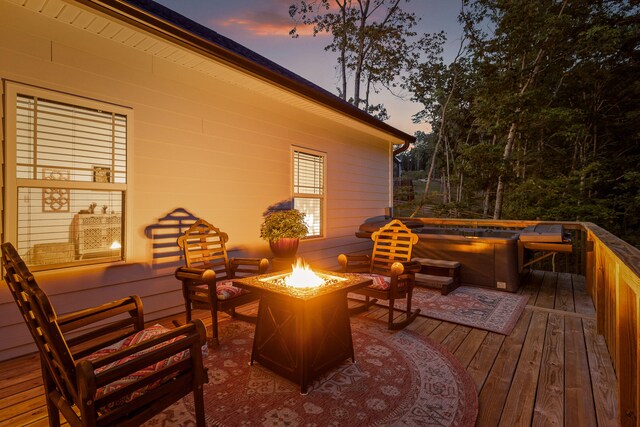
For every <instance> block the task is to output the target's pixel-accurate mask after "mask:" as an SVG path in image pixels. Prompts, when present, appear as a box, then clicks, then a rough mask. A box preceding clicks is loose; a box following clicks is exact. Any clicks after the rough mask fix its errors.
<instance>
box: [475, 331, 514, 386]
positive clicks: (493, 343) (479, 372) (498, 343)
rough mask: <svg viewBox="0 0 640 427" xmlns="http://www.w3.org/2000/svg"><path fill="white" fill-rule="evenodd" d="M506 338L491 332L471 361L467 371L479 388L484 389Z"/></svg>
mask: <svg viewBox="0 0 640 427" xmlns="http://www.w3.org/2000/svg"><path fill="white" fill-rule="evenodd" d="M504 339H505V337H504V335H501V334H497V333H495V332H489V333H488V334H487V336H486V337H485V339H484V341H483V343H482V345H481V346H480V348H479V349H478V351H477V352H476V353H475V354H474V356H473V358H472V360H471V362H469V366H467V372H468V373H469V375H471V378H473V381H474V382H475V383H476V389H477V390H482V388H483V387H484V383H485V382H486V380H487V377H488V376H489V372H491V368H492V367H493V364H494V362H495V360H496V357H497V355H498V352H499V351H500V349H501V348H502V344H503V343H504Z"/></svg>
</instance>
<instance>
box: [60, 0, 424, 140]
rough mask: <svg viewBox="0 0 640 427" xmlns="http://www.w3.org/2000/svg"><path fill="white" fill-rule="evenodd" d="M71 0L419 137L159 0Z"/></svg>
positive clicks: (396, 132)
mask: <svg viewBox="0 0 640 427" xmlns="http://www.w3.org/2000/svg"><path fill="white" fill-rule="evenodd" d="M72 1H74V2H76V3H79V4H82V5H84V6H86V7H89V8H91V9H94V10H98V11H100V12H102V13H105V14H107V15H109V16H113V17H115V18H118V19H120V20H123V21H125V22H127V23H129V24H131V25H133V26H135V27H137V28H140V29H144V30H146V31H150V32H151V33H153V34H155V35H157V36H160V37H162V38H164V39H168V40H170V41H172V42H174V43H177V44H179V45H181V46H183V47H187V48H189V49H192V50H195V51H197V52H199V53H203V54H205V55H206V56H210V57H214V58H216V59H218V60H221V61H223V62H225V63H228V64H230V65H232V66H234V67H235V68H239V69H242V70H244V71H248V72H249V73H251V74H253V75H255V76H258V77H261V78H263V79H266V80H268V81H270V82H272V83H274V84H276V85H278V86H281V87H284V88H286V89H289V90H291V91H293V92H295V93H297V94H300V95H302V96H304V97H306V98H310V99H312V100H314V101H316V102H319V103H321V104H323V105H325V106H327V107H329V108H331V109H334V110H337V111H339V112H341V113H343V114H346V115H349V116H350V117H352V118H354V119H356V120H358V121H360V122H364V123H366V124H368V125H370V126H372V127H375V128H377V129H378V130H381V131H383V132H385V133H388V134H390V135H392V136H394V137H396V138H398V139H401V140H402V141H404V142H405V143H412V142H415V140H416V138H415V137H414V136H412V135H409V134H408V133H406V132H404V131H401V130H400V129H397V128H395V127H393V126H391V125H389V124H387V123H385V122H383V121H381V120H378V119H377V118H375V117H373V116H371V115H370V114H368V113H366V112H364V111H362V110H360V109H359V108H357V107H355V106H354V105H352V104H350V103H348V102H346V101H344V100H343V99H341V98H339V97H337V96H336V95H334V94H332V93H331V92H329V91H327V90H326V89H323V88H321V87H320V86H318V85H316V84H314V83H312V82H310V81H308V80H306V79H304V78H302V77H300V76H299V75H297V74H295V73H293V72H292V71H290V70H288V69H286V68H284V67H282V66H280V65H278V64H276V63H275V62H273V61H271V60H269V59H267V58H265V57H263V56H261V55H259V54H257V53H255V52H253V51H252V50H250V49H248V48H246V47H244V46H242V45H241V44H239V43H237V42H235V41H233V40H231V39H229V38H228V37H225V36H222V35H220V34H218V33H217V32H215V31H213V30H212V29H210V28H208V27H205V26H204V25H201V24H198V23H197V22H195V21H193V20H191V19H189V18H186V17H185V16H183V15H180V14H179V13H177V12H175V11H173V10H171V9H169V8H167V7H165V6H162V5H160V4H159V3H156V2H154V1H151V0H72Z"/></svg>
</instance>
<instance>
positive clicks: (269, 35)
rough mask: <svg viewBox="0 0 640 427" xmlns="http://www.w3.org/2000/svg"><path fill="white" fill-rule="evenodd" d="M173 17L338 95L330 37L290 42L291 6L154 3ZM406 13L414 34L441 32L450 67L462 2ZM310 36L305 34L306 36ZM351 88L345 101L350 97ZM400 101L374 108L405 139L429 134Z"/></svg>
mask: <svg viewBox="0 0 640 427" xmlns="http://www.w3.org/2000/svg"><path fill="white" fill-rule="evenodd" d="M156 1H157V2H158V3H160V4H163V5H164V6H167V7H169V8H171V9H173V10H174V11H176V12H178V13H180V14H182V15H185V16H186V17H188V18H190V19H193V20H194V21H196V22H198V23H200V24H203V25H205V26H207V27H209V28H211V29H212V30H214V31H216V32H218V33H220V34H222V35H224V36H226V37H229V38H231V39H233V40H234V41H236V42H238V43H240V44H242V45H244V46H246V47H248V48H249V49H251V50H253V51H255V52H257V53H259V54H260V55H262V56H264V57H266V58H268V59H270V60H272V61H274V62H276V63H278V64H280V65H282V66H283V67H286V68H288V69H289V70H291V71H293V72H295V73H296V74H299V75H300V76H302V77H304V78H306V79H307V80H310V81H312V82H313V83H315V84H317V85H319V86H322V87H323V88H325V89H327V90H328V91H330V92H331V93H334V94H337V90H336V87H338V86H339V82H340V80H339V75H338V73H337V71H336V68H335V67H336V65H337V61H336V54H335V53H333V52H325V51H324V47H325V46H326V45H327V44H328V43H329V41H330V38H329V37H330V36H329V35H326V34H323V35H321V36H316V37H315V38H314V37H312V36H311V35H308V34H305V35H301V36H300V37H299V38H298V39H293V38H291V36H289V30H290V29H291V28H292V27H293V24H294V23H293V20H292V19H291V18H290V17H289V14H288V10H289V5H291V4H293V3H295V1H294V0H233V1H229V0H156ZM403 9H404V10H405V11H411V12H415V13H416V15H417V16H418V17H420V18H421V20H420V22H419V24H418V27H417V30H416V31H417V32H418V33H426V32H429V33H433V32H438V31H441V30H442V31H445V33H446V34H447V44H446V46H445V60H447V61H451V60H452V59H453V57H454V56H455V53H456V52H457V49H458V45H459V43H460V36H461V32H462V30H461V27H460V25H459V24H458V22H457V20H456V17H457V14H458V11H459V10H460V2H459V1H455V0H412V1H410V2H409V3H403ZM308 33H309V32H308ZM351 93H352V90H351V86H350V89H349V95H351ZM401 95H403V96H404V97H405V98H406V99H407V100H402V99H400V98H398V97H396V96H393V95H391V94H390V93H388V92H386V91H385V92H381V93H380V94H378V95H374V97H372V99H371V101H372V102H373V103H383V104H385V106H386V107H387V111H388V112H389V115H390V119H389V120H388V121H387V122H388V123H389V124H391V125H392V126H395V127H397V128H398V129H401V130H403V131H405V132H407V133H409V134H413V133H414V132H415V131H417V130H422V131H425V132H428V131H429V127H428V125H426V124H414V123H412V121H411V116H412V115H413V114H415V113H417V112H418V111H420V110H421V106H420V105H419V104H415V103H412V102H410V101H408V98H409V95H408V94H406V93H404V94H401Z"/></svg>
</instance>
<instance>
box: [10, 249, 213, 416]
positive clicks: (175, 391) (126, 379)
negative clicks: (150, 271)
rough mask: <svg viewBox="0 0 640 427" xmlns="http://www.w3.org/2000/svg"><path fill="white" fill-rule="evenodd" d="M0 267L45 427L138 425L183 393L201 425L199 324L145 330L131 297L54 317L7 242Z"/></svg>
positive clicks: (202, 379)
mask: <svg viewBox="0 0 640 427" xmlns="http://www.w3.org/2000/svg"><path fill="white" fill-rule="evenodd" d="M2 264H3V266H4V270H5V280H6V283H7V285H8V286H9V289H10V290H11V294H12V295H13V298H14V299H15V302H16V304H17V305H18V308H19V310H20V312H21V314H22V317H23V318H24V321H25V323H26V324H27V326H28V328H29V331H30V332H31V335H32V336H33V339H34V341H35V343H36V345H37V347H38V350H39V353H40V361H41V370H42V379H43V383H44V391H45V398H46V402H47V411H48V415H49V425H51V426H59V425H60V413H62V415H63V416H64V418H65V419H66V420H67V422H68V423H69V425H71V426H107V425H109V426H112V425H113V426H137V425H140V424H141V423H143V422H145V421H146V420H148V419H150V418H152V417H153V416H155V415H156V414H158V413H160V412H162V411H163V410H164V409H165V408H166V407H168V406H170V405H171V404H173V403H174V402H176V401H177V400H179V399H180V398H182V397H183V396H186V395H187V394H189V393H193V397H194V402H195V412H196V413H195V416H196V423H197V425H198V426H204V425H205V419H204V400H203V390H202V386H203V384H204V383H206V382H208V378H207V372H206V370H205V368H204V367H203V364H202V348H201V347H202V345H203V344H204V343H205V340H206V331H205V327H204V324H203V323H202V322H201V321H200V320H197V321H194V322H191V323H189V324H188V325H185V326H182V327H180V328H176V329H173V330H169V329H167V328H164V327H162V326H160V325H155V326H151V327H149V328H146V329H145V328H144V316H143V311H142V303H141V301H140V298H138V297H137V296H132V297H128V298H124V299H121V300H118V301H113V302H110V303H107V304H103V305H100V306H97V307H93V308H87V309H85V310H81V311H78V312H74V313H69V314H65V315H62V316H58V315H57V314H56V312H55V310H54V309H53V306H52V305H51V302H50V301H49V298H48V297H47V295H46V294H45V293H44V292H43V291H42V289H40V287H38V284H37V283H36V280H35V278H34V277H33V275H32V274H31V272H30V271H29V269H28V268H27V266H26V265H25V263H24V262H23V260H22V259H21V258H20V256H19V255H18V253H17V251H16V250H15V248H14V247H13V246H12V245H11V243H4V244H2ZM70 336H71V337H70Z"/></svg>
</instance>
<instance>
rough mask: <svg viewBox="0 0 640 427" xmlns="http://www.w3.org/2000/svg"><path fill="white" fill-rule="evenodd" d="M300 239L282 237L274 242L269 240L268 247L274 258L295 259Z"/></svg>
mask: <svg viewBox="0 0 640 427" xmlns="http://www.w3.org/2000/svg"><path fill="white" fill-rule="evenodd" d="M299 243H300V239H297V238H295V239H290V238H287V237H283V238H282V239H278V240H275V241H272V240H269V247H270V248H271V252H273V255H274V256H275V257H276V258H295V256H296V252H297V251H298V244H299Z"/></svg>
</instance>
